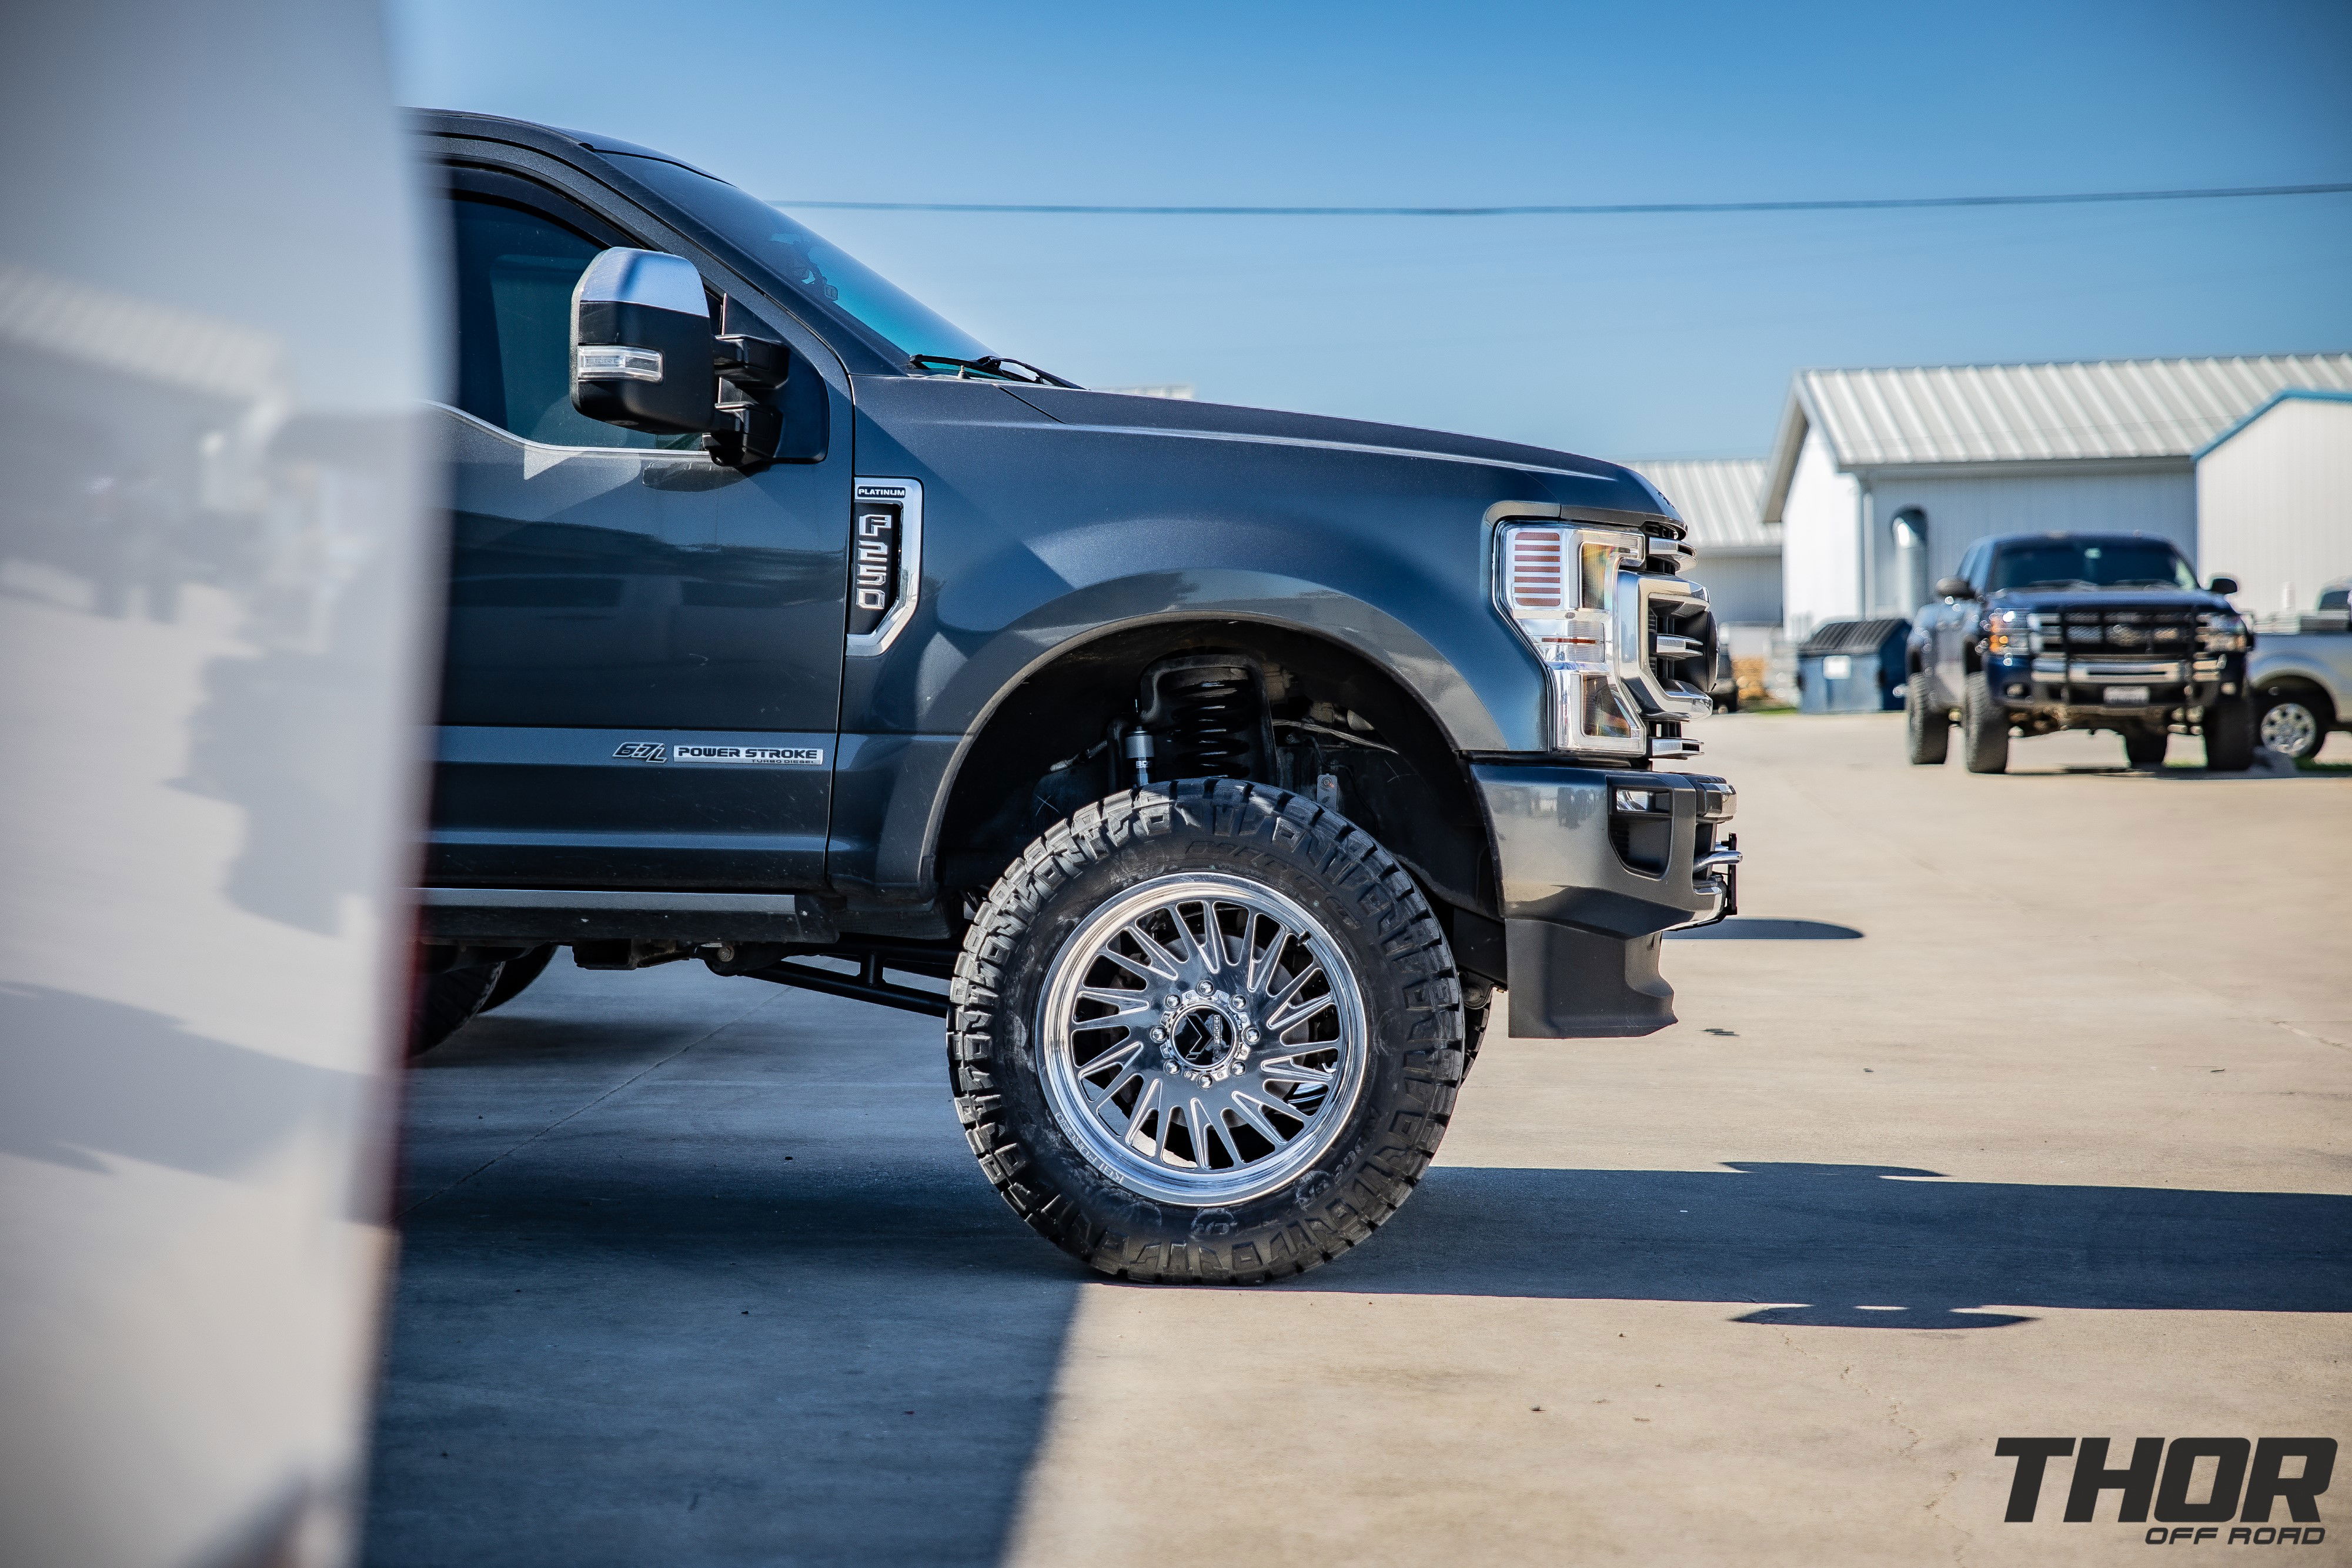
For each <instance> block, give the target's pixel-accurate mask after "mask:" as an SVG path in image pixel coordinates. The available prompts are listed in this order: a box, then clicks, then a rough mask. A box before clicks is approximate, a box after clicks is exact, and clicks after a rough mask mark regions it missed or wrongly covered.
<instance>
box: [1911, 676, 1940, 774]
mask: <svg viewBox="0 0 2352 1568" xmlns="http://www.w3.org/2000/svg"><path fill="white" fill-rule="evenodd" d="M1926 682H1927V676H1926V675H1925V674H1914V675H1913V676H1912V677H1911V678H1910V679H1909V680H1908V681H1906V682H1905V683H1904V685H1903V739H1904V747H1905V754H1906V756H1908V757H1909V758H1911V764H1912V766H1913V767H1915V768H1933V767H1935V766H1937V764H1939V763H1941V762H1942V761H1943V760H1944V759H1945V758H1947V757H1949V756H1950V755H1951V753H1952V716H1951V715H1950V713H1948V711H1946V710H1945V709H1943V708H1940V707H1932V706H1929V705H1928V703H1927V699H1926V697H1925V696H1924V695H1923V694H1922V691H1921V688H1922V686H1923V685H1925V684H1926Z"/></svg>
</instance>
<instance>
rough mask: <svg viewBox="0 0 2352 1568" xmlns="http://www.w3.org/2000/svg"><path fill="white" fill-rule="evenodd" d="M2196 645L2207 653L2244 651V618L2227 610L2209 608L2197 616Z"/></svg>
mask: <svg viewBox="0 0 2352 1568" xmlns="http://www.w3.org/2000/svg"><path fill="white" fill-rule="evenodd" d="M2197 646H2198V647H2200V648H2201V649H2203V650H2204V651H2205V652H2206V653H2244V652H2245V651H2246V618H2245V617H2244V616H2242V615H2240V614H2238V613H2236V612H2233V611H2229V610H2209V611H2207V612H2205V613H2203V614H2202V615H2200V616H2199V617H2197Z"/></svg>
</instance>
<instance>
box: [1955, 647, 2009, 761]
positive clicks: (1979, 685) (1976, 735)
mask: <svg viewBox="0 0 2352 1568" xmlns="http://www.w3.org/2000/svg"><path fill="white" fill-rule="evenodd" d="M1960 738H1961V743H1962V744H1963V745H1964V746H1965V747H1967V748H1968V749H1967V752H1966V757H1965V760H1966V761H1967V763H1968V768H1969V772H1971V773H2006V772H2008V771H2009V710H2008V709H2007V708H2005V707H2003V706H2000V703H1998V702H1996V701H1995V700H1993V695H1992V684H1991V683H1990V682H1989V681H1987V680H1986V679H1985V673H1984V672H1983V671H1982V670H1972V671H1970V672H1969V689H1968V692H1967V694H1966V697H1965V700H1964V701H1962V703H1961V704H1960Z"/></svg>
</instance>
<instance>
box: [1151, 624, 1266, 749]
mask: <svg viewBox="0 0 2352 1568" xmlns="http://www.w3.org/2000/svg"><path fill="white" fill-rule="evenodd" d="M1263 692H1264V688H1263V686H1262V685H1261V684H1260V677H1259V675H1258V673H1257V671H1256V670H1255V668H1253V667H1252V666H1251V665H1250V664H1246V663H1244V662H1242V661H1241V660H1238V659H1236V658H1234V656H1233V655H1231V654H1197V653H1196V654H1187V655H1182V656H1180V657H1177V658H1172V659H1163V660H1161V661H1160V663H1159V664H1154V665H1153V666H1152V667H1151V668H1150V671H1148V672H1147V673H1146V674H1145V675H1144V680H1143V714H1142V721H1143V726H1144V727H1145V728H1147V729H1150V730H1151V731H1153V732H1155V733H1157V734H1159V735H1162V736H1165V737H1167V743H1166V746H1165V748H1164V750H1163V751H1162V754H1161V755H1162V758H1163V763H1162V766H1161V767H1160V769H1159V771H1160V775H1161V777H1163V778H1168V779H1201V778H1226V779H1248V778H1253V777H1257V776H1259V775H1260V774H1261V773H1262V771H1263V769H1262V768H1261V767H1260V764H1262V763H1263V762H1265V760H1266V752H1267V749H1268V742H1267V740H1266V738H1265V697H1264V695H1263Z"/></svg>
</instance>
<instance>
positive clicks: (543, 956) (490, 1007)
mask: <svg viewBox="0 0 2352 1568" xmlns="http://www.w3.org/2000/svg"><path fill="white" fill-rule="evenodd" d="M555 951H556V949H555V944H554V943H552V942H550V943H549V944H547V945H546V946H543V947H533V948H532V949H531V950H530V952H528V953H525V954H524V955H523V956H521V957H520V958H509V959H508V960H507V961H506V962H505V963H503V964H501V965H499V983H498V984H497V985H495V986H492V987H491V988H490V994H489V995H488V997H486V998H483V1001H482V1006H481V1010H482V1011H483V1012H486V1013H488V1012H496V1011H497V1010H498V1009H500V1008H502V1007H504V1006H506V1005H507V1004H508V1003H509V1002H510V1001H512V1000H514V999H515V998H517V997H519V996H520V995H522V994H523V992H524V991H525V990H526V989H528V988H530V983H531V982H532V981H533V980H536V979H538V978H539V977H540V976H541V975H542V974H544V973H546V971H547V965H548V960H550V959H551V958H553V957H554V956H555Z"/></svg>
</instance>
